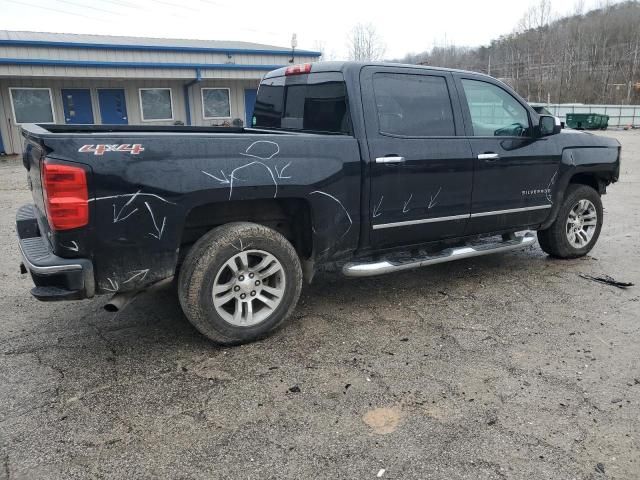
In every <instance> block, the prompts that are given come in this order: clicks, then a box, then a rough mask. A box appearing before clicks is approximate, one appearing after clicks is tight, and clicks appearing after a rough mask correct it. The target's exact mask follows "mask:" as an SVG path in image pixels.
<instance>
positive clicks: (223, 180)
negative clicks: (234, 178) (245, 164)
mask: <svg viewBox="0 0 640 480" xmlns="http://www.w3.org/2000/svg"><path fill="white" fill-rule="evenodd" d="M200 171H201V172H202V173H204V174H205V175H207V176H209V177H211V178H213V179H214V180H217V181H218V182H220V184H221V185H229V184H230V183H231V180H229V179H228V178H227V174H226V173H224V172H223V171H222V170H220V173H221V174H222V178H220V177H216V176H215V175H214V174H212V173H209V172H205V171H204V170H200Z"/></svg>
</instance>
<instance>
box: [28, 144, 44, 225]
mask: <svg viewBox="0 0 640 480" xmlns="http://www.w3.org/2000/svg"><path fill="white" fill-rule="evenodd" d="M44 157H45V152H44V148H43V147H42V146H41V145H40V144H38V143H36V142H35V141H34V140H31V139H29V138H27V139H25V144H24V153H23V154H22V163H23V165H24V167H25V168H26V169H27V182H28V184H29V190H31V195H32V197H33V202H34V204H35V205H36V207H37V210H38V212H37V213H38V223H39V224H40V227H41V228H42V227H43V226H45V228H48V226H47V222H46V220H45V218H46V213H45V207H44V197H43V195H42V177H41V175H40V171H41V167H42V161H43V160H44ZM43 220H44V222H43ZM43 223H44V225H43Z"/></svg>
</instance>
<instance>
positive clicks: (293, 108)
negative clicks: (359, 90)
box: [252, 73, 351, 134]
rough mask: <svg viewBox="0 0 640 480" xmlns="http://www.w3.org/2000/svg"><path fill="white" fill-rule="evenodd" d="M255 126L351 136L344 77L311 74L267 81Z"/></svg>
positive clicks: (261, 95) (257, 104)
mask: <svg viewBox="0 0 640 480" xmlns="http://www.w3.org/2000/svg"><path fill="white" fill-rule="evenodd" d="M252 123H253V125H252V126H254V127H257V128H276V129H283V130H294V131H296V130H297V131H310V132H319V133H342V134H350V133H351V123H350V121H349V111H348V108H347V92H346V87H345V83H344V79H343V77H342V74H339V73H315V74H314V73H311V74H309V75H295V76H291V77H275V78H268V79H265V80H263V82H262V83H261V84H260V88H259V89H258V97H257V99H256V105H255V109H254V113H253V122H252Z"/></svg>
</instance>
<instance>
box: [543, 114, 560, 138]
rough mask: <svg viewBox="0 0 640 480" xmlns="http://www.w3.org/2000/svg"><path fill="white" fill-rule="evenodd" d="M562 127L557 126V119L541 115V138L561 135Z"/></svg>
mask: <svg viewBox="0 0 640 480" xmlns="http://www.w3.org/2000/svg"><path fill="white" fill-rule="evenodd" d="M560 130H561V126H560V125H557V124H556V117H553V116H551V115H540V123H539V124H538V132H540V136H541V137H547V136H549V135H555V134H556V133H560Z"/></svg>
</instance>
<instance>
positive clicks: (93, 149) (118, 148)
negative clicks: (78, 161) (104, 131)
mask: <svg viewBox="0 0 640 480" xmlns="http://www.w3.org/2000/svg"><path fill="white" fill-rule="evenodd" d="M78 152H80V153H93V154H94V155H104V154H105V152H125V153H126V152H129V153H130V154H131V155H138V154H139V153H140V152H144V147H143V146H142V144H140V143H134V144H133V145H132V144H130V143H120V144H115V145H83V146H81V147H80V148H79V149H78Z"/></svg>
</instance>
